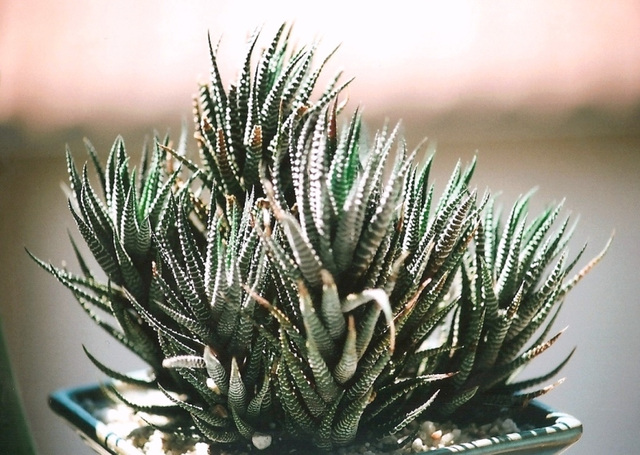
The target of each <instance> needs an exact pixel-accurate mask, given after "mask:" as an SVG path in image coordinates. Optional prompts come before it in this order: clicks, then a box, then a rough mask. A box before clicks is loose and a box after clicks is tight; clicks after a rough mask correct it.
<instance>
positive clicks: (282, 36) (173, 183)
mask: <svg viewBox="0 0 640 455" xmlns="http://www.w3.org/2000/svg"><path fill="white" fill-rule="evenodd" d="M257 38H258V35H257V34H255V35H254V36H253V37H252V38H251V39H250V42H249V50H248V52H247V57H246V59H245V62H244V65H243V68H242V70H241V72H240V75H239V78H238V81H237V83H236V84H233V85H231V87H230V88H229V89H228V90H225V88H224V86H223V83H222V81H221V78H220V74H219V71H218V67H217V62H216V50H215V47H214V46H210V49H211V60H212V72H211V84H209V85H203V86H201V87H200V90H199V94H198V97H197V99H196V102H195V104H194V119H195V138H196V145H197V151H198V156H197V157H195V156H194V157H191V156H190V155H189V154H188V153H187V148H188V147H187V141H186V139H184V138H183V139H181V140H180V142H179V144H180V145H179V146H178V147H177V149H174V148H173V147H172V146H171V144H170V143H169V141H168V140H160V139H159V138H156V140H155V142H154V144H153V146H152V147H150V148H149V150H147V153H145V155H144V157H143V161H142V164H141V165H140V166H139V167H138V168H137V169H135V168H131V166H130V163H129V156H128V154H127V153H126V151H125V147H124V143H123V141H122V140H121V139H118V140H117V141H116V143H115V144H114V146H113V148H112V150H111V153H110V154H109V158H108V161H107V164H106V166H105V167H103V166H102V165H101V164H100V162H99V160H98V157H97V154H96V152H95V150H94V149H93V147H92V146H91V145H90V144H89V143H87V150H88V152H89V155H90V157H91V161H92V162H93V165H94V167H95V170H96V174H97V177H98V179H97V180H98V186H99V187H100V190H101V193H102V194H101V195H100V194H99V193H98V192H97V191H96V190H95V189H94V187H93V186H92V183H91V182H90V180H89V177H88V171H87V167H86V166H85V168H83V170H82V172H79V171H78V170H77V168H76V166H75V164H74V162H73V160H72V158H71V155H70V154H68V155H67V157H68V169H69V176H70V183H71V188H72V193H71V198H70V209H71V213H72V215H73V217H74V219H75V221H76V223H77V225H78V228H79V231H80V234H81V235H82V237H83V239H84V241H85V242H86V244H87V246H88V248H89V250H90V252H91V254H92V255H93V257H94V258H95V260H96V261H97V263H98V264H99V266H100V267H101V268H102V270H103V272H104V274H105V275H106V277H107V278H106V280H101V279H98V278H96V277H95V276H94V274H93V273H92V271H91V270H90V269H89V267H88V266H87V263H86V262H85V261H84V259H83V258H82V256H81V254H80V252H79V250H78V249H77V248H76V251H77V256H78V259H79V263H80V267H81V270H82V273H81V274H74V273H71V272H69V271H67V270H64V269H60V268H57V267H54V266H53V265H50V264H47V263H45V262H42V261H40V260H37V259H36V260H37V261H38V263H39V264H40V265H41V266H42V267H44V268H45V269H46V270H47V271H49V272H50V273H51V274H53V275H54V276H55V277H56V278H57V279H58V280H59V281H60V282H61V283H62V284H63V285H65V286H66V287H67V288H69V289H70V290H71V292H72V293H73V295H74V296H75V297H76V299H77V300H78V302H80V304H81V305H82V307H83V308H84V309H85V310H86V311H87V313H88V314H89V315H90V316H91V317H92V318H93V319H94V320H95V321H96V323H97V324H99V325H100V326H101V327H103V328H105V329H106V330H107V331H108V332H109V333H110V334H111V335H113V336H114V337H115V338H116V339H118V340H119V341H120V342H122V343H123V344H124V345H125V346H126V347H127V348H129V349H131V350H132V351H133V352H135V353H136V354H137V355H139V356H140V357H141V358H142V359H143V360H144V361H146V362H147V363H148V364H149V365H150V366H151V367H152V369H153V370H154V373H155V374H154V376H153V377H152V378H151V379H150V380H149V381H141V380H139V379H133V378H129V377H128V376H127V375H124V374H121V373H117V372H116V371H114V370H112V369H111V368H109V367H107V366H105V365H103V364H102V363H100V362H99V360H98V359H96V358H95V357H94V356H92V355H91V354H89V356H90V358H91V360H92V361H93V362H94V363H95V364H96V365H97V366H98V367H99V368H100V369H101V370H102V371H104V372H105V373H107V374H109V375H110V376H112V377H114V378H116V379H120V380H125V381H129V382H135V383H136V384H138V385H143V386H146V387H153V388H160V389H161V390H163V391H165V392H166V394H167V396H169V397H170V398H171V400H172V401H173V402H174V403H175V406H173V407H170V408H166V409H163V410H162V411H163V412H168V413H170V414H172V415H173V416H174V417H175V421H174V423H175V425H176V428H175V431H195V432H198V433H199V434H201V435H202V436H203V437H204V438H205V439H206V440H208V441H210V442H212V443H220V444H226V443H235V442H239V441H243V440H255V438H256V437H267V438H269V437H272V438H274V439H277V440H283V441H295V440H298V439H311V440H312V441H313V443H314V444H315V446H317V447H318V448H320V449H325V450H330V449H332V448H335V447H337V446H343V445H347V444H349V443H351V442H353V441H354V439H355V438H356V437H358V436H360V435H362V434H365V433H367V432H369V433H374V434H377V435H380V434H384V433H388V432H395V431H398V430H400V429H402V428H403V427H404V426H406V425H407V424H408V423H409V422H411V421H412V420H414V419H416V418H417V417H418V416H420V415H422V414H423V413H425V412H430V413H433V414H439V415H443V416H450V415H452V414H454V413H456V412H460V411H461V410H464V409H465V407H466V408H468V407H470V406H478V405H487V404H490V405H492V406H501V407H503V406H515V405H521V404H524V403H526V402H527V401H528V400H530V399H531V398H533V397H535V396H538V395H540V394H542V393H544V392H546V391H548V390H549V389H550V388H551V387H552V386H543V387H542V388H540V389H536V388H535V387H536V386H538V385H539V384H540V383H544V382H546V381H548V380H549V379H550V378H551V377H552V376H554V375H555V374H556V373H557V372H558V371H559V369H560V368H561V367H562V366H563V365H564V363H566V361H564V362H562V363H561V364H560V365H558V367H557V368H554V369H553V370H552V371H550V372H549V374H547V375H544V376H542V377H539V378H535V379H532V380H527V381H521V382H515V381H514V376H515V374H516V373H517V372H519V371H520V370H521V368H522V367H523V366H525V365H526V364H527V363H528V362H529V361H530V360H531V359H533V358H534V357H536V356H537V355H539V354H541V353H542V352H543V351H545V350H546V349H547V348H548V347H550V346H551V345H552V344H553V343H554V342H555V340H556V339H557V338H558V335H559V334H558V335H554V336H550V334H549V331H550V329H551V326H552V323H553V321H554V319H555V316H556V315H557V313H558V311H559V309H560V306H561V303H562V301H563V298H564V296H565V295H566V293H567V292H568V291H569V290H570V289H571V288H572V287H573V286H574V285H575V284H576V283H577V282H578V281H579V280H580V279H581V278H582V277H583V276H584V274H585V273H586V271H588V269H590V268H591V267H592V266H593V265H594V264H595V263H596V262H597V261H598V260H599V258H600V257H601V255H600V256H598V257H597V258H596V259H594V260H593V261H592V262H591V263H589V264H588V265H587V266H586V267H585V268H584V269H583V270H582V271H581V272H580V273H578V274H576V275H575V277H570V275H569V274H570V273H571V270H572V269H573V268H574V266H575V265H576V262H577V261H578V259H579V257H580V255H581V254H578V257H576V258H574V259H569V257H568V253H567V249H566V246H567V242H568V239H569V238H570V236H571V232H570V230H568V229H567V227H568V220H564V221H563V222H561V223H560V226H559V227H555V228H554V224H555V222H556V220H557V218H558V217H559V213H560V209H561V206H556V207H551V208H549V209H548V210H545V211H544V212H543V213H541V214H540V215H538V216H537V217H535V218H533V219H531V220H530V219H528V217H527V204H528V200H529V196H525V197H523V198H521V199H520V200H518V201H517V203H516V204H515V205H514V207H513V209H512V210H511V212H510V213H509V214H508V215H507V216H506V217H505V219H504V220H501V219H500V216H499V215H498V211H497V210H495V209H494V199H493V198H492V197H491V196H490V195H488V194H486V195H484V196H482V197H479V196H478V194H477V193H476V191H475V190H474V189H473V188H472V187H470V180H471V177H472V174H473V170H474V167H475V162H473V163H471V164H470V165H469V166H468V167H467V168H466V169H463V168H462V166H460V165H458V166H457V167H456V168H455V169H454V171H453V173H452V175H451V178H450V179H449V181H448V183H447V185H446V187H445V188H444V190H443V192H442V194H441V195H440V196H439V197H436V196H435V195H434V193H435V190H434V187H433V186H432V185H431V184H430V181H429V171H430V169H431V158H429V159H428V160H427V161H426V163H425V164H423V165H420V164H418V160H417V159H416V158H415V157H416V154H417V153H419V151H415V152H413V153H408V152H407V149H406V145H405V143H404V141H403V139H402V138H401V137H400V135H399V133H398V130H397V128H395V129H390V128H383V129H382V130H381V131H379V132H378V133H377V134H376V135H375V137H374V138H372V140H371V141H368V140H367V139H368V138H365V137H362V136H363V135H362V133H361V131H362V126H361V125H362V124H361V118H360V115H359V114H358V113H357V112H356V113H355V114H353V115H352V117H351V118H350V119H348V120H343V119H342V117H341V110H342V106H339V105H338V104H339V103H338V97H339V94H340V93H341V91H342V90H343V88H344V87H345V85H346V84H342V83H340V82H339V77H336V78H334V79H333V80H331V81H330V83H329V86H328V88H326V89H325V90H324V91H322V92H321V93H320V95H318V96H316V97H315V98H312V96H313V93H314V88H315V86H316V82H317V80H318V77H319V74H320V70H321V69H322V67H323V66H324V62H323V63H322V64H321V65H320V66H319V68H317V69H315V70H313V69H312V59H313V56H314V53H315V47H311V48H308V49H301V50H299V51H297V52H293V53H291V52H290V51H289V46H288V35H287V34H286V31H285V28H284V27H283V28H281V29H280V30H279V31H278V33H277V34H276V36H275V38H274V39H273V40H272V42H271V43H270V44H269V45H268V46H267V47H266V48H265V49H264V50H263V51H262V52H261V54H260V56H259V59H258V62H257V65H256V66H255V67H252V64H251V62H252V55H253V54H254V47H255V45H256V41H257ZM325 61H326V60H325ZM96 308H97V309H99V310H101V312H103V313H107V314H109V315H112V316H113V321H105V320H103V319H101V317H100V315H99V313H97V312H96V311H95V309H96ZM569 356H570V355H569ZM567 360H568V357H567ZM532 388H533V391H529V390H531V389H532ZM176 392H181V393H182V394H181V395H176ZM130 404H131V405H132V406H134V407H135V406H136V405H135V404H134V403H130ZM155 411H158V409H155Z"/></svg>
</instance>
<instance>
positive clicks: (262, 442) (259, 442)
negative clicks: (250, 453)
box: [251, 433, 272, 450]
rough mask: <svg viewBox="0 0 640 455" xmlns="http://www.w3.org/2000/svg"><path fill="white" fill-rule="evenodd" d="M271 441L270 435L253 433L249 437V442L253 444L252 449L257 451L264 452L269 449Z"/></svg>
mask: <svg viewBox="0 0 640 455" xmlns="http://www.w3.org/2000/svg"><path fill="white" fill-rule="evenodd" d="M271 441H272V438H271V435H270V434H264V433H255V434H254V435H253V436H252V437H251V442H253V445H254V447H255V448H256V449H258V450H264V449H266V448H267V447H269V446H270V445H271Z"/></svg>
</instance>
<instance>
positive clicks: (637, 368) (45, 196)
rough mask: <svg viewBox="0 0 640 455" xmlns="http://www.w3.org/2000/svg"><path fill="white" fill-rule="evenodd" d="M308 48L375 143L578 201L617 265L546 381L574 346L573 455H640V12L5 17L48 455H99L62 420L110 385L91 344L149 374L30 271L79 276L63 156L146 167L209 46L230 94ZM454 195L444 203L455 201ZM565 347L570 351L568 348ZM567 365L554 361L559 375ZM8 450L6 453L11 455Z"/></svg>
mask: <svg viewBox="0 0 640 455" xmlns="http://www.w3.org/2000/svg"><path fill="white" fill-rule="evenodd" d="M283 21H288V22H294V24H295V25H294V30H293V39H294V41H296V42H299V43H308V42H309V41H311V40H313V39H315V38H321V51H320V55H323V54H324V53H326V52H329V51H330V50H331V49H333V48H334V47H335V46H337V45H340V48H339V50H338V52H337V53H336V55H335V56H334V57H333V59H332V61H331V63H330V65H329V68H328V70H327V73H326V74H327V76H329V75H332V74H333V73H334V72H335V71H337V70H338V69H340V68H344V69H345V78H349V77H351V76H355V78H356V79H355V81H354V82H353V83H352V84H351V86H350V88H349V90H348V94H349V97H350V104H349V105H350V108H351V109H354V108H355V106H357V105H362V106H363V107H364V115H365V119H366V120H367V121H368V122H369V123H370V124H371V126H372V129H373V128H377V127H379V126H380V125H381V124H382V123H383V122H384V120H385V119H388V120H390V121H391V122H396V121H398V120H400V119H402V120H403V125H404V130H405V134H406V136H407V138H408V142H409V146H412V145H416V144H417V142H418V141H419V140H420V139H422V138H423V137H424V136H429V137H430V138H432V139H434V140H435V141H436V142H437V144H438V147H437V149H438V152H437V155H436V161H435V169H434V174H433V176H434V179H435V182H436V189H437V190H438V189H440V190H441V189H442V185H443V184H444V180H445V179H446V177H447V176H448V174H449V173H450V171H451V169H452V166H453V164H454V163H455V162H456V161H457V160H458V158H460V159H461V160H462V161H463V162H468V161H469V160H470V159H471V158H472V157H473V156H474V154H477V155H478V158H479V164H478V171H477V174H476V185H477V186H478V187H479V188H480V189H481V190H483V189H484V188H485V187H488V188H490V189H491V190H493V191H494V192H500V191H501V192H502V199H501V200H502V201H503V202H504V203H505V205H509V204H510V203H511V202H512V201H513V200H514V199H515V198H516V197H517V196H518V195H519V194H522V193H525V192H527V191H528V190H529V189H530V188H531V187H534V186H537V187H538V188H539V189H538V192H537V194H536V196H535V197H534V203H533V206H532V211H534V212H535V211H537V210H539V209H540V208H541V207H543V206H544V205H545V204H546V203H547V202H549V201H558V200H560V199H562V198H563V197H566V199H567V201H566V203H565V207H567V212H569V211H571V212H572V213H574V214H576V215H575V216H574V218H577V215H580V218H581V219H580V223H579V225H578V229H577V231H576V234H575V241H574V242H573V247H572V248H573V249H572V251H573V252H574V253H575V252H577V251H578V250H579V248H580V246H581V245H582V242H585V241H588V242H589V248H588V250H587V255H591V256H593V255H595V254H596V253H597V252H598V251H599V249H600V248H601V246H603V245H604V243H605V242H606V240H607V239H608V237H609V235H610V234H611V232H612V231H613V230H614V229H615V231H616V239H615V241H614V244H613V247H612V249H611V251H610V253H609V255H608V256H607V258H606V259H605V261H604V262H603V263H602V264H601V265H600V266H599V267H598V268H597V269H596V270H594V271H593V272H592V275H590V276H589V277H587V279H586V280H585V281H584V282H583V283H581V284H580V285H579V286H578V288H576V290H575V291H574V292H573V293H572V295H570V296H569V298H568V301H567V304H566V305H565V307H564V308H563V312H562V313H561V317H560V319H561V320H560V321H558V329H560V328H562V327H563V326H564V325H567V324H569V325H570V329H569V330H568V331H567V332H566V334H565V335H563V339H564V340H562V341H561V342H560V343H558V346H559V347H557V348H556V347H555V346H554V349H553V350H552V351H556V352H554V353H551V352H549V353H548V354H547V353H545V357H544V359H542V358H541V359H540V360H539V361H538V362H537V363H536V364H534V365H532V370H531V371H532V374H533V373H535V372H536V371H540V372H541V371H543V370H545V369H547V368H548V367H549V365H552V364H553V362H554V361H556V360H558V359H560V358H563V356H564V355H565V354H566V353H567V352H568V351H569V350H570V349H571V348H572V347H573V346H574V345H577V346H578V350H577V352H576V354H575V355H574V357H573V359H572V361H571V362H570V363H569V365H568V366H567V367H566V369H565V370H564V372H563V375H564V376H566V377H567V381H566V382H565V384H563V385H562V387H560V388H559V389H558V390H556V391H553V392H552V393H551V394H550V395H549V396H548V397H546V398H545V399H544V401H546V402H548V403H549V404H551V405H553V406H556V407H558V408H560V409H562V410H564V411H566V412H569V413H572V414H574V415H575V416H576V417H578V418H579V419H580V420H582V421H583V423H584V425H585V434H584V436H583V438H582V440H581V441H580V442H579V444H578V445H577V446H576V447H575V448H574V449H572V451H570V453H581V454H602V453H634V452H635V451H636V443H635V433H636V432H637V429H636V425H637V422H639V421H640V410H639V409H640V389H639V388H638V387H637V384H636V382H637V378H638V377H639V376H640V361H639V359H638V354H637V352H638V351H639V350H640V329H639V328H638V325H637V323H636V321H637V320H639V319H640V302H639V298H638V295H640V284H639V283H640V276H639V272H638V271H639V270H640V234H639V229H638V226H640V211H639V210H638V202H639V201H640V183H639V182H640V3H639V2H637V1H634V0H618V1H611V2H601V1H597V0H581V1H580V0H556V1H544V0H540V1H533V0H531V1H506V0H484V1H481V0H477V1H473V0H450V1H447V2H444V1H438V2H436V1H422V2H416V1H408V0H396V1H394V2H384V3H382V2H381V3H380V4H377V3H375V2H364V1H352V2H346V1H341V2H340V1H336V0H324V1H322V2H317V3H316V4H313V3H311V2H301V1H299V0H298V1H294V0H272V1H269V2H250V1H234V2H231V1H219V0H209V1H203V0H189V1H176V0H172V1H155V2H153V1H150V0H138V1H135V2H131V1H124V0H112V1H108V2H107V1H98V0H91V1H81V0H57V1H55V2H46V1H43V0H20V1H17V0H16V1H7V0H5V1H0V316H1V319H2V324H3V325H4V331H5V335H6V337H7V342H8V346H9V349H10V353H11V355H12V361H13V368H14V373H15V376H16V377H17V379H18V382H19V384H20V388H21V393H22V397H23V401H24V404H25V408H26V412H27V417H28V419H29V423H30V426H31V430H32V433H33V434H34V437H35V440H36V443H37V445H38V447H39V449H40V452H41V453H46V454H53V455H58V454H59V455H62V454H70V453H74V454H82V453H86V454H88V453H90V450H89V449H88V448H86V447H85V446H83V444H82V443H81V442H80V440H79V438H77V437H76V436H75V435H73V434H72V433H71V431H70V430H69V429H68V428H67V427H65V426H64V424H63V423H62V422H61V421H60V420H59V419H58V418H57V417H55V416H54V415H53V413H52V412H51V411H49V410H48V409H47V403H46V400H47V394H48V393H49V392H50V391H52V390H54V389H56V388H59V387H66V386H71V385H78V384H83V383H87V382H95V381H97V380H98V379H100V378H101V376H100V374H99V373H98V372H97V371H96V370H95V368H94V367H93V366H92V365H91V364H90V362H89V361H88V360H87V359H86V357H85V356H84V353H83V352H82V347H81V346H82V344H85V345H87V346H88V347H89V348H90V349H91V350H92V351H93V352H100V353H101V357H100V358H101V360H103V361H104V362H105V363H107V364H109V365H112V366H114V367H116V368H119V369H121V370H127V369H134V368H139V367H140V366H141V365H140V364H139V362H138V361H137V360H136V359H135V358H133V357H132V356H131V355H130V354H129V353H127V352H125V351H124V350H123V349H122V348H121V347H120V346H118V345H117V343H115V342H114V341H112V340H110V339H109V338H108V337H107V336H106V335H104V334H103V333H102V332H100V331H99V329H97V328H96V327H93V326H92V324H91V323H90V321H89V320H88V318H87V317H86V316H85V315H84V314H83V313H82V310H81V309H80V308H79V306H78V305H77V304H75V302H73V301H72V300H73V299H72V297H71V296H70V295H69V293H68V292H66V291H65V290H64V289H62V288H61V286H58V285H57V284H56V283H55V282H54V280H53V279H52V278H51V277H49V276H47V275H46V274H45V273H44V272H42V271H40V270H38V269H37V267H36V266H35V265H34V264H33V263H32V262H30V260H29V259H28V258H27V256H26V254H25V253H24V250H23V247H25V246H27V247H29V249H30V250H32V251H34V252H35V253H36V254H37V255H39V256H40V257H42V258H44V259H49V260H51V261H53V262H54V263H57V264H59V263H60V262H61V261H63V260H70V261H71V260H72V258H73V251H72V249H71V247H70V245H69V244H68V241H67V230H69V231H71V232H72V233H73V234H72V235H75V233H74V227H73V220H72V219H71V217H70V216H69V215H68V212H67V208H66V201H65V196H64V194H63V193H62V191H59V190H58V188H59V185H60V182H63V181H65V179H66V175H65V164H64V158H63V157H64V149H65V145H66V144H69V145H70V147H71V149H72V151H73V152H74V153H75V155H76V157H77V160H79V161H81V160H82V159H83V156H84V155H83V153H84V152H83V148H82V143H81V139H82V137H83V136H88V137H89V138H90V139H91V140H92V141H93V142H94V144H95V145H96V146H97V148H98V150H99V151H100V152H101V153H102V157H103V158H105V157H106V153H107V152H108V149H109V147H110V145H111V143H112V141H113V140H114V138H115V136H116V135H117V134H119V133H122V134H123V135H124V137H125V141H126V143H127V145H128V148H130V149H132V150H138V148H139V147H140V144H141V143H142V142H143V139H144V137H145V135H149V134H150V133H152V132H153V129H154V128H155V129H157V130H158V131H160V132H161V133H164V132H165V131H167V130H170V131H172V132H173V134H174V135H175V134H177V133H178V131H179V128H180V123H181V121H182V120H183V119H187V120H188V119H189V118H190V115H191V96H192V94H193V93H194V91H195V88H196V84H197V82H198V81H203V80H206V79H207V77H208V70H209V66H208V51H207V44H206V36H207V32H208V31H210V32H211V35H212V38H213V39H214V40H217V39H218V38H221V47H220V56H219V59H220V63H221V65H222V67H223V77H224V79H225V80H226V81H227V83H229V82H231V81H232V80H233V79H234V77H235V76H236V68H238V65H239V64H240V61H241V58H242V57H243V55H244V49H245V41H246V38H247V36H248V34H249V33H250V32H251V31H252V30H253V29H254V28H255V27H256V26H259V25H264V33H263V40H262V41H261V44H262V45H264V44H265V42H266V40H268V39H269V38H270V35H271V33H273V32H274V31H275V30H276V28H277V27H278V26H279V25H280V23H281V22H283ZM438 185H440V186H438ZM560 344H561V345H562V346H560ZM554 356H555V357H554ZM1 449H2V448H1V447H0V452H1V451H2V450H1Z"/></svg>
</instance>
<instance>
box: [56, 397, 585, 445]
mask: <svg viewBox="0 0 640 455" xmlns="http://www.w3.org/2000/svg"><path fill="white" fill-rule="evenodd" d="M86 403H92V406H94V408H95V407H96V406H104V407H108V406H111V405H113V401H111V400H110V399H109V398H108V397H107V396H105V394H104V393H103V391H102V388H101V387H100V385H91V386H85V387H77V388H69V389H63V390H59V391H57V392H54V393H53V394H51V396H50V400H49V404H50V406H51V408H52V409H53V411H54V412H56V413H57V414H58V415H59V416H61V417H62V418H63V419H64V420H65V421H66V422H67V423H68V424H70V425H71V427H72V428H74V429H75V430H76V432H77V433H78V434H79V435H80V437H82V438H83V439H84V440H85V441H86V443H87V444H88V445H89V446H91V447H92V448H93V450H94V451H95V452H96V453H99V454H106V455H109V454H111V455H142V452H141V451H140V450H139V449H137V448H136V447H134V446H133V445H132V444H130V443H129V442H128V441H127V440H125V439H124V437H125V435H118V434H116V433H114V431H113V430H111V429H110V428H109V426H108V425H107V424H106V423H104V422H101V421H99V420H98V419H96V418H95V417H94V416H93V415H92V413H91V412H90V411H89V410H88V409H87V407H86ZM516 421H517V423H518V425H519V426H520V427H526V428H532V429H530V430H525V431H521V432H518V433H511V434H505V435H502V436H496V437H492V438H487V439H478V440H476V441H473V442H469V443H464V444H457V445H452V446H449V447H445V448H440V449H436V450H431V451H429V452H424V453H425V454H429V455H445V454H451V453H462V454H465V455H489V454H521V455H524V454H531V455H533V454H536V455H551V454H559V453H561V452H563V451H564V450H566V449H567V448H568V447H569V446H571V445H572V444H573V443H575V442H576V441H577V440H578V439H579V438H580V436H581V434H582V424H581V423H580V422H579V421H578V420H577V419H575V418H574V417H572V416H570V415H568V414H565V413H562V412H557V411H555V410H553V409H550V408H549V407H547V406H545V405H544V404H542V403H540V402H537V401H532V402H531V403H530V404H529V406H528V407H527V408H526V409H525V410H524V411H523V412H522V413H521V414H520V415H519V416H518V418H517V419H516Z"/></svg>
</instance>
